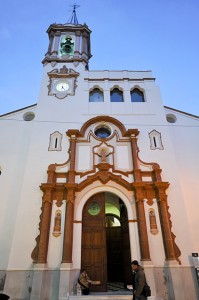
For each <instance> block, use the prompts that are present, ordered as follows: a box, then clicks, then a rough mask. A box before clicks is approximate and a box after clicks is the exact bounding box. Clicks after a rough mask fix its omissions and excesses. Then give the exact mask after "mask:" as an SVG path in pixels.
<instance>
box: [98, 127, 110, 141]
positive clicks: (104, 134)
mask: <svg viewBox="0 0 199 300" xmlns="http://www.w3.org/2000/svg"><path fill="white" fill-rule="evenodd" d="M95 135H96V136H97V137H98V138H100V139H105V138H108V137H109V136H110V135H111V130H110V128H108V127H107V126H100V127H98V128H97V129H96V130H95Z"/></svg>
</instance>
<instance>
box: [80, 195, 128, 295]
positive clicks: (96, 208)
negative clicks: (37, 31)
mask: <svg viewBox="0 0 199 300" xmlns="http://www.w3.org/2000/svg"><path fill="white" fill-rule="evenodd" d="M130 260H131V257H130V242H129V229H128V218H127V210H126V206H125V205H124V203H123V201H122V200H121V199H120V198H119V197H117V196H116V195H114V194H112V193H108V192H104V193H98V194H95V195H93V196H92V197H91V198H90V199H89V200H88V201H87V202H86V204H85V206H84V208H83V215H82V254H81V267H82V268H85V269H86V270H87V272H88V274H89V275H90V277H91V278H92V280H94V281H96V283H97V284H96V285H94V286H93V287H92V290H93V291H107V285H113V286H114V284H115V283H117V284H118V283H119V284H120V285H123V286H124V287H126V285H127V284H130V283H131V268H130Z"/></svg>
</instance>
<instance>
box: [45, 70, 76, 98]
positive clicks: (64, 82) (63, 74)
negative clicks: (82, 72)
mask: <svg viewBox="0 0 199 300" xmlns="http://www.w3.org/2000/svg"><path fill="white" fill-rule="evenodd" d="M48 76H49V85H48V95H49V96H55V97H56V98H58V99H64V98H66V97H67V96H68V95H70V96H74V95H75V90H76V87H77V84H76V81H77V77H78V76H79V73H78V72H75V71H74V70H73V69H68V68H67V67H66V66H65V65H64V66H63V68H60V69H54V70H52V71H51V72H48Z"/></svg>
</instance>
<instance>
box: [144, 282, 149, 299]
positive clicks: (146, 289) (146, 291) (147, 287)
mask: <svg viewBox="0 0 199 300" xmlns="http://www.w3.org/2000/svg"><path fill="white" fill-rule="evenodd" d="M142 295H144V296H145V297H150V296H151V288H150V286H149V285H148V284H147V282H146V283H145V285H144V287H143V290H142Z"/></svg>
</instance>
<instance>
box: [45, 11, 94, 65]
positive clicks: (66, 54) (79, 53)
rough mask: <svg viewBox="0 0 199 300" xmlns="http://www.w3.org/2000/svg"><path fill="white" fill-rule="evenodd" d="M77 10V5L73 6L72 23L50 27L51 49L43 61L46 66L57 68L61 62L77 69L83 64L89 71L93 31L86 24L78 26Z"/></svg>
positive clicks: (49, 48) (48, 31)
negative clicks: (91, 34) (49, 64)
mask: <svg viewBox="0 0 199 300" xmlns="http://www.w3.org/2000/svg"><path fill="white" fill-rule="evenodd" d="M76 8H77V5H73V14H72V17H71V20H70V23H66V24H56V23H54V24H51V25H50V26H49V28H48V30H47V33H48V36H49V47H48V51H47V53H46V55H45V58H44V59H43V61H42V63H43V64H44V65H46V64H48V63H51V65H52V66H55V65H56V64H57V63H60V62H61V63H65V64H67V65H69V66H70V67H75V68H76V67H78V65H79V64H80V63H81V64H83V65H84V66H85V68H86V69H88V61H89V59H90V57H91V53H90V33H91V30H90V29H89V28H88V26H87V25H86V24H83V25H81V24H78V21H77V17H76Z"/></svg>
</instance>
